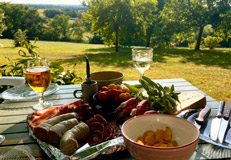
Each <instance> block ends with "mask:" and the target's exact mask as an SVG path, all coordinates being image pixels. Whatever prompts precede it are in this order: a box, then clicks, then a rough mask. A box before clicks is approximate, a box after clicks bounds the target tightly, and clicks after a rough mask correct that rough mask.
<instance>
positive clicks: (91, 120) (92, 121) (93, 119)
mask: <svg viewBox="0 0 231 160" xmlns="http://www.w3.org/2000/svg"><path fill="white" fill-rule="evenodd" d="M94 122H98V120H97V119H96V118H90V119H88V120H87V121H86V124H87V125H88V126H89V125H90V124H91V123H94Z"/></svg>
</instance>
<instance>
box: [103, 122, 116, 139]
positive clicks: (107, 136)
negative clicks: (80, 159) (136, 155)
mask: <svg viewBox="0 0 231 160" xmlns="http://www.w3.org/2000/svg"><path fill="white" fill-rule="evenodd" d="M113 134H114V130H113V128H112V127H111V126H110V125H106V126H105V129H104V132H103V140H104V141H107V140H109V139H110V138H111V137H112V136H113Z"/></svg>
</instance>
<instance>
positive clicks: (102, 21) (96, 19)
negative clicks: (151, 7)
mask: <svg viewBox="0 0 231 160" xmlns="http://www.w3.org/2000/svg"><path fill="white" fill-rule="evenodd" d="M83 4H84V5H85V6H87V8H88V11H87V13H86V14H85V15H84V16H85V17H84V19H85V20H87V21H88V22H89V23H91V27H92V31H93V32H95V33H100V34H101V35H102V36H103V40H104V43H105V44H107V45H112V44H115V46H116V52H118V51H119V44H124V45H130V44H131V41H132V39H133V37H132V35H133V34H134V33H135V23H134V22H135V20H134V15H135V13H134V11H135V10H134V9H133V6H134V3H133V1H132V0H107V1H104V0H84V2H83Z"/></svg>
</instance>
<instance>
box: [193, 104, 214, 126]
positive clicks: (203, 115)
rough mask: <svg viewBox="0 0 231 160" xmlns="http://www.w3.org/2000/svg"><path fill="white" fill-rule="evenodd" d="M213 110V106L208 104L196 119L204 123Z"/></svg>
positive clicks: (199, 122)
mask: <svg viewBox="0 0 231 160" xmlns="http://www.w3.org/2000/svg"><path fill="white" fill-rule="evenodd" d="M210 112H211V108H210V107H208V106H205V107H204V108H203V109H202V110H201V111H200V113H199V115H198V117H197V118H196V119H195V121H196V122H197V123H198V124H200V125H202V124H203V123H204V121H205V119H206V118H207V117H208V116H209V114H210Z"/></svg>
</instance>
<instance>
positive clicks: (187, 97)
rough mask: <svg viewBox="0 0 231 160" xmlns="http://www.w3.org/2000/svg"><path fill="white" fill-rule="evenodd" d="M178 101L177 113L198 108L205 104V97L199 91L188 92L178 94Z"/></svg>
mask: <svg viewBox="0 0 231 160" xmlns="http://www.w3.org/2000/svg"><path fill="white" fill-rule="evenodd" d="M179 100H180V103H179V104H178V105H177V111H176V113H175V114H178V113H180V112H182V111H183V110H186V109H200V108H204V106H205V105H206V97H205V96H204V95H203V94H201V93H199V92H189V93H181V94H179Z"/></svg>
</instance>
